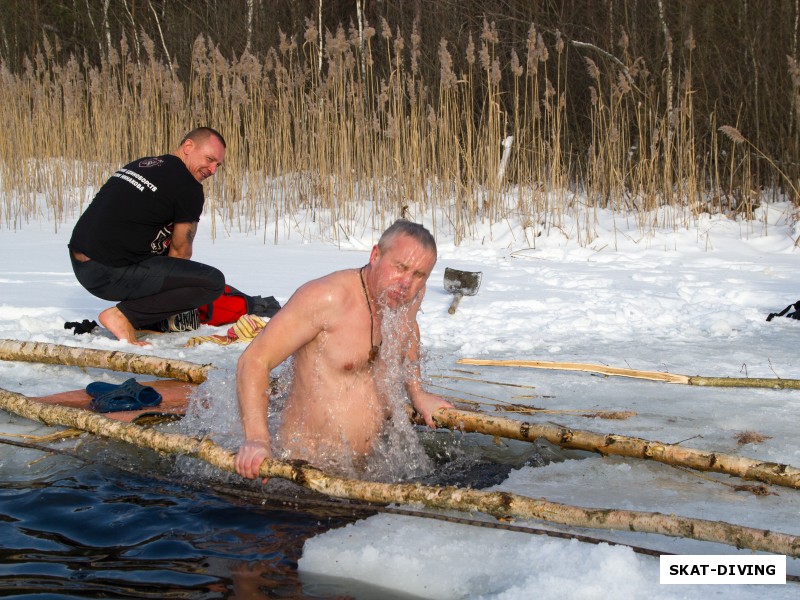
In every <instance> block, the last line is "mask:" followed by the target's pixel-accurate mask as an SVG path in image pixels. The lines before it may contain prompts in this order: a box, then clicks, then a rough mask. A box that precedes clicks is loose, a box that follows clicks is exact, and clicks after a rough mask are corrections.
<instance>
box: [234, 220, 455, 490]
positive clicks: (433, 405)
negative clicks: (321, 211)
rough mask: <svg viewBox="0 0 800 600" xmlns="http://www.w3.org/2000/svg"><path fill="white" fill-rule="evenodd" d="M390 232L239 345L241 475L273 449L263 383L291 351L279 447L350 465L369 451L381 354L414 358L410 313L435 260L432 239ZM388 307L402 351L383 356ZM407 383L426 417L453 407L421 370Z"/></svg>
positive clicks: (381, 411) (384, 412)
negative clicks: (361, 260)
mask: <svg viewBox="0 0 800 600" xmlns="http://www.w3.org/2000/svg"><path fill="white" fill-rule="evenodd" d="M412 225H413V224H412ZM416 227H419V226H416ZM390 231H391V228H390V230H389V231H387V234H388V233H389V232H390ZM423 231H424V230H423ZM426 233H427V232H426ZM387 234H385V235H384V237H386V238H387V240H384V238H381V239H382V241H385V243H384V244H383V249H381V248H380V245H381V242H379V245H378V246H375V247H374V248H373V250H372V253H371V255H370V262H369V263H368V264H367V265H366V266H365V267H363V268H362V269H348V270H345V271H338V272H335V273H332V274H330V275H327V276H325V277H322V278H320V279H316V280H314V281H311V282H309V283H307V284H305V285H303V286H302V287H301V288H300V289H298V290H297V292H295V294H294V295H293V296H292V298H291V299H290V300H289V301H288V302H287V303H286V305H285V306H284V307H283V308H282V309H281V310H280V311H279V312H278V313H277V314H276V315H275V316H274V317H273V318H272V319H271V320H270V321H269V323H268V324H267V326H266V327H265V328H264V330H263V331H262V332H261V333H260V334H259V336H258V337H257V338H256V339H255V340H254V341H253V342H252V343H251V344H250V346H249V347H248V348H247V350H246V351H245V352H244V353H243V354H242V356H241V358H240V360H239V365H238V368H237V392H238V396H239V407H240V411H241V416H242V424H243V426H244V433H245V443H244V444H243V445H242V447H241V448H240V450H239V453H238V454H237V458H236V468H237V471H238V472H239V473H240V474H241V475H243V476H245V477H251V478H252V477H256V476H257V473H258V467H259V465H260V463H261V462H262V461H263V459H264V458H267V457H270V456H272V452H271V448H270V439H269V431H268V428H267V412H268V401H269V399H268V397H267V391H266V390H267V389H268V381H269V373H270V371H272V370H273V369H274V368H275V367H277V366H278V365H279V364H280V363H281V362H283V361H284V360H285V359H286V358H288V357H289V356H294V371H293V380H292V383H291V386H290V391H289V394H288V398H287V400H286V405H285V407H284V409H283V411H282V413H281V426H280V429H279V432H278V435H277V439H276V442H277V446H279V447H280V448H281V449H282V451H283V452H282V453H283V454H285V455H286V456H287V457H290V458H302V459H305V460H308V461H310V462H317V463H318V462H320V461H323V462H326V463H327V462H331V461H330V459H332V458H333V459H335V458H337V457H338V458H341V459H342V462H350V463H351V464H352V463H353V462H358V461H359V460H361V459H363V458H364V457H365V456H367V455H369V454H370V453H371V451H372V450H373V446H374V444H375V440H376V438H377V437H378V436H379V435H380V433H381V431H382V430H383V427H384V426H385V423H386V419H387V417H388V416H389V411H390V407H389V402H388V398H387V397H386V393H385V390H384V389H382V386H381V385H380V383H381V381H383V377H384V371H385V369H386V365H387V361H391V362H396V363H400V362H404V361H410V362H411V363H414V362H415V361H417V360H418V356H419V331H418V328H417V323H416V315H417V312H418V311H419V307H420V304H421V301H422V296H423V295H424V290H425V282H426V281H427V279H428V277H429V276H430V272H431V270H432V269H433V266H434V265H435V262H436V253H435V245H434V246H433V249H431V248H430V247H426V246H425V245H423V244H421V243H420V242H419V241H418V240H417V239H415V238H414V237H412V236H409V235H406V234H404V233H396V234H394V235H389V236H387ZM428 235H429V234H428ZM390 312H391V313H392V315H393V321H392V326H393V331H392V333H393V336H397V338H398V339H397V340H394V342H397V341H399V343H392V344H391V349H392V351H393V352H395V353H397V354H400V353H402V354H403V356H391V357H390V356H386V354H387V352H389V350H390V349H389V347H388V346H389V345H384V344H383V343H382V342H383V339H382V334H381V328H382V324H383V320H384V318H385V317H386V315H387V314H388V313H390ZM404 384H405V387H406V391H407V392H408V395H409V397H410V398H411V400H412V403H413V404H414V406H415V408H417V410H419V411H420V412H421V413H422V415H423V416H424V417H425V419H426V421H427V422H428V424H429V425H433V421H432V418H431V414H432V412H433V411H435V410H436V409H438V408H441V407H446V406H450V405H449V404H448V403H447V402H445V401H444V400H442V399H441V398H438V397H437V396H434V395H432V394H428V393H427V392H425V391H423V390H422V387H421V384H420V381H419V377H418V371H417V377H411V378H410V379H409V380H408V381H405V382H404ZM333 462H336V461H335V460H334V461H333Z"/></svg>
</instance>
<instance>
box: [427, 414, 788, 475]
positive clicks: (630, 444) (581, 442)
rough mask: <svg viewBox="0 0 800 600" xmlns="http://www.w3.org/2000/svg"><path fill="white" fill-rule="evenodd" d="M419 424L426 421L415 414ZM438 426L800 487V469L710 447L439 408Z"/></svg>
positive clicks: (435, 418) (435, 416)
mask: <svg viewBox="0 0 800 600" xmlns="http://www.w3.org/2000/svg"><path fill="white" fill-rule="evenodd" d="M415 420H416V422H417V423H419V424H422V423H421V422H420V421H419V420H417V419H416V418H415ZM433 420H434V422H435V423H436V426H437V427H446V428H448V429H458V430H461V431H467V432H477V433H483V434H485V435H496V436H498V437H503V438H507V439H511V440H521V441H527V442H532V441H534V440H535V439H537V438H543V439H546V440H547V441H548V442H550V443H552V444H555V445H557V446H561V447H562V448H573V449H576V450H587V451H589V452H597V453H598V454H602V455H603V456H606V455H614V456H626V457H629V458H642V459H645V460H654V461H656V462H660V463H664V464H667V465H675V466H680V467H688V468H690V469H696V470H698V471H712V472H715V473H725V474H727V475H734V476H736V477H741V478H743V479H751V480H756V481H762V482H764V483H772V484H775V485H780V486H783V487H789V488H794V489H800V469H797V468H795V467H792V466H790V465H786V464H780V463H771V462H764V461H760V460H756V459H754V458H748V457H746V456H736V455H733V454H724V453H722V452H714V451H708V450H698V449H695V448H686V447H684V446H679V445H677V444H665V443H663V442H658V441H651V440H645V439H642V438H636V437H629V436H625V435H617V434H613V433H594V432H592V431H584V430H581V429H569V428H567V427H559V426H557V425H550V424H548V423H530V422H527V421H517V420H515V419H508V418H505V417H495V416H491V415H486V414H484V413H480V412H470V411H465V410H456V409H440V410H438V411H437V412H435V413H434V415H433Z"/></svg>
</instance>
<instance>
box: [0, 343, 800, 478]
mask: <svg viewBox="0 0 800 600" xmlns="http://www.w3.org/2000/svg"><path fill="white" fill-rule="evenodd" d="M0 359H4V360H25V361H32V362H46V363H49V364H66V365H72V366H80V367H97V368H103V369H111V370H118V371H127V372H130V373H141V374H148V375H155V376H162V377H173V378H175V379H179V380H181V381H187V382H190V383H201V382H203V381H205V379H206V377H207V373H208V371H209V370H210V369H211V368H212V367H211V366H210V365H198V364H196V363H191V362H186V361H174V360H170V359H165V358H159V357H154V356H144V355H140V354H127V353H123V352H114V351H107V350H92V349H87V348H74V347H70V346H59V345H56V344H45V343H34V342H17V341H13V340H0ZM434 421H435V422H436V425H437V426H438V427H446V428H448V429H461V430H463V431H469V432H477V433H482V434H485V435H496V436H499V437H504V438H508V439H514V440H522V441H530V442H532V441H534V440H535V439H537V438H544V439H546V440H547V441H549V442H551V443H552V444H556V445H557V446H561V447H562V448H573V449H578V450H587V451H590V452H597V453H599V454H602V455H616V456H625V457H628V458H639V459H645V460H653V461H656V462H661V463H664V464H669V465H675V466H681V467H687V468H690V469H696V470H699V471H711V472H716V473H725V474H728V475H734V476H736V477H742V478H744V479H750V480H756V481H761V482H764V483H772V484H775V485H780V486H783V487H790V488H795V489H800V470H798V469H797V468H795V467H792V466H791V465H786V464H781V463H771V462H763V461H759V460H756V459H753V458H747V457H744V456H736V455H731V454H724V453H721V452H714V451H706V450H697V449H693V448H687V447H684V446H678V445H676V444H667V443H663V442H659V441H651V440H646V439H642V438H635V437H628V436H624V435H618V434H613V433H595V432H591V431H584V430H580V429H569V428H565V427H559V426H557V425H550V424H536V423H530V422H527V421H519V420H516V419H509V418H507V417H500V416H491V415H487V414H484V413H480V412H470V411H460V410H456V409H442V410H440V411H438V412H437V413H436V414H435V415H434Z"/></svg>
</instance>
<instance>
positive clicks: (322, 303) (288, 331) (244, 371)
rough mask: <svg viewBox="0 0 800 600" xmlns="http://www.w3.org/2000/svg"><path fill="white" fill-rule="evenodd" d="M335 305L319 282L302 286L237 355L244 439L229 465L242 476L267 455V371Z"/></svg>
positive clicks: (310, 335)
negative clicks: (231, 463) (233, 466)
mask: <svg viewBox="0 0 800 600" xmlns="http://www.w3.org/2000/svg"><path fill="white" fill-rule="evenodd" d="M336 304H337V303H336V302H332V293H331V290H330V289H328V286H326V285H325V284H323V283H320V282H319V280H317V281H312V282H310V283H307V284H305V285H304V286H303V287H301V288H300V289H299V290H297V291H296V292H295V294H294V295H293V296H292V297H291V298H290V299H289V301H288V302H287V303H286V305H285V306H284V307H283V308H281V309H280V310H279V311H278V312H277V314H276V315H275V316H274V317H272V318H271V319H270V320H269V322H268V323H267V326H266V327H265V328H264V329H263V330H262V331H261V332H260V333H259V334H258V335H257V336H256V338H255V339H254V340H253V341H252V342H251V343H250V345H249V346H248V347H247V349H246V350H245V351H244V352H243V353H242V355H241V356H240V357H239V361H238V363H237V366H236V393H237V396H238V400H239V413H240V417H241V421H242V428H243V429H244V438H245V440H244V443H243V444H242V446H241V447H240V448H239V452H238V454H237V455H236V463H235V464H236V471H237V472H238V473H239V474H240V475H242V476H243V477H248V478H250V479H254V478H256V477H258V470H259V467H260V466H261V463H262V462H263V461H264V459H265V458H269V457H271V456H272V452H271V450H270V443H269V428H268V426H267V414H268V412H269V376H270V373H271V372H272V370H273V369H274V368H275V367H277V366H278V365H279V364H281V363H282V362H283V361H284V360H286V358H288V357H289V356H291V355H292V354H294V353H295V352H297V351H298V350H299V349H300V348H302V347H303V346H305V345H306V344H308V343H309V342H311V341H312V340H313V339H314V338H315V337H316V336H317V335H318V334H319V333H320V331H322V329H323V328H324V323H325V322H326V320H327V310H328V309H329V307H330V306H331V305H334V306H335V305H336Z"/></svg>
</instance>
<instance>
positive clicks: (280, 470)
mask: <svg viewBox="0 0 800 600" xmlns="http://www.w3.org/2000/svg"><path fill="white" fill-rule="evenodd" d="M0 408H2V409H4V410H7V411H9V412H13V413H15V414H18V415H20V416H22V417H25V418H28V419H33V420H36V421H40V422H42V423H45V424H47V425H62V426H65V427H72V428H76V429H81V430H84V431H88V432H90V433H94V434H97V435H102V436H104V437H108V438H111V439H115V440H120V441H124V442H128V443H130V444H134V445H136V446H139V447H142V448H150V449H152V450H155V451H158V452H164V453H168V454H183V455H188V456H192V457H195V458H198V459H201V460H204V461H206V462H208V463H209V464H211V465H213V466H215V467H217V468H219V469H222V470H224V471H230V472H233V471H234V466H233V465H234V457H235V455H234V454H233V453H232V452H229V451H227V450H225V449H224V448H221V447H219V446H217V445H216V444H215V443H214V442H212V441H211V440H209V439H207V438H206V439H202V440H199V439H196V438H192V437H188V436H184V435H180V434H175V433H162V432H159V431H157V430H155V429H143V428H141V427H139V426H138V425H134V424H131V423H121V422H119V421H112V420H110V419H108V418H106V417H104V416H102V415H99V414H96V413H92V412H89V411H85V410H81V409H75V408H67V407H63V406H49V405H45V404H41V403H39V402H35V401H33V400H31V399H29V398H26V397H25V396H23V395H22V394H17V393H14V392H8V391H6V390H1V389H0ZM260 476H261V477H280V478H282V479H287V480H290V481H293V482H294V483H296V484H298V485H301V486H303V487H306V488H308V489H310V490H314V491H316V492H320V493H323V494H327V495H330V496H334V497H337V498H349V499H358V500H363V501H367V502H376V503H381V504H386V503H399V504H412V505H423V506H427V507H432V508H438V509H450V510H459V511H465V512H472V511H479V512H483V513H486V514H489V515H492V516H494V517H497V518H518V519H537V520H542V521H548V522H552V523H560V524H563V525H569V526H573V527H592V528H598V529H609V530H621V531H638V532H642V533H657V534H661V535H668V536H672V537H688V538H692V539H696V540H702V541H708V542H716V543H722V544H728V545H732V546H736V547H737V548H748V549H751V550H755V551H765V552H771V553H775V554H785V555H787V556H793V557H798V556H800V537H798V536H793V535H790V534H786V533H778V532H773V531H767V530H763V529H755V528H751V527H744V526H740V525H734V524H731V523H725V522H722V521H707V520H703V519H692V518H688V517H679V516H675V515H664V514H661V513H648V512H643V511H630V510H614V509H598V508H583V507H578V506H570V505H567V504H558V503H555V502H548V501H547V500H542V499H538V500H537V499H533V498H528V497H526V496H521V495H518V494H512V493H508V492H485V491H480V490H472V489H459V488H455V487H437V486H425V485H420V484H411V483H402V484H397V483H396V484H389V483H376V482H370V481H358V480H352V479H344V478H341V477H335V476H331V475H328V474H327V473H324V472H322V471H320V470H319V469H316V468H315V467H312V466H310V465H308V464H307V463H305V462H283V461H278V460H272V459H268V460H265V461H264V463H263V464H262V465H261V471H260Z"/></svg>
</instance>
